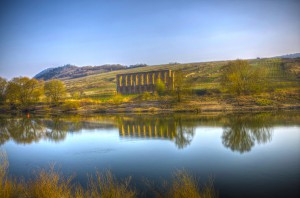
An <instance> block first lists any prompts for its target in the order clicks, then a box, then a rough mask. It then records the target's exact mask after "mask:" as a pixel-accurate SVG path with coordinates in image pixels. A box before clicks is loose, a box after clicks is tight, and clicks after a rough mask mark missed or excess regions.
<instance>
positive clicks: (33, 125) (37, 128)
mask: <svg viewBox="0 0 300 198" xmlns="http://www.w3.org/2000/svg"><path fill="white" fill-rule="evenodd" d="M113 127H114V125H113V124H110V123H102V122H99V120H98V122H95V121H94V120H93V119H92V120H91V121H85V120H82V119H80V118H76V117H67V118H64V117H51V118H45V119H40V118H26V117H22V118H17V119H16V118H5V119H3V118H2V119H0V145H2V144H4V143H5V142H6V141H9V140H10V139H11V140H13V141H14V142H16V143H17V144H31V143H33V142H38V141H40V140H41V139H44V140H48V141H53V142H60V141H63V140H64V139H65V138H66V136H67V134H68V133H74V132H79V131H80V130H82V129H99V128H100V129H101V128H113Z"/></svg>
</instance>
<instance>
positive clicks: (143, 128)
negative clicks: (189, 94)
mask: <svg viewBox="0 0 300 198" xmlns="http://www.w3.org/2000/svg"><path fill="white" fill-rule="evenodd" d="M119 135H120V137H123V138H143V139H168V140H172V141H174V142H175V144H176V145H177V147H178V148H184V147H186V146H187V145H189V144H190V142H191V141H192V139H193V136H194V128H193V127H188V126H186V125H184V124H182V119H181V118H180V117H179V118H170V119H164V118H154V117H152V118H151V117H150V118H149V117H147V118H144V119H143V118H134V119H129V118H126V117H125V118H124V117H123V118H121V119H119Z"/></svg>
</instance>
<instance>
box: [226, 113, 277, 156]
mask: <svg viewBox="0 0 300 198" xmlns="http://www.w3.org/2000/svg"><path fill="white" fill-rule="evenodd" d="M269 118H270V116H269V115H268V114H256V115H250V116H249V115H248V116H247V115H239V116H232V117H230V118H229V119H228V121H227V122H226V123H225V125H224V131H223V135H222V142H223V145H224V146H225V147H228V148H230V149H231V150H232V151H238V152H240V153H244V152H248V151H250V150H251V148H252V147H253V146H254V145H255V142H256V143H258V144H264V143H267V142H269V141H271V139H272V130H271V126H272V125H270V124H269V122H268V121H269Z"/></svg>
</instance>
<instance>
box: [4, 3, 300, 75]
mask: <svg viewBox="0 0 300 198" xmlns="http://www.w3.org/2000/svg"><path fill="white" fill-rule="evenodd" d="M299 10H300V1H299V0H285V1H283V0H252V1H244V0H232V1H229V0H228V1H220V0H219V1H214V0H211V1H201V0H151V1H150V0H149V1H146V0H145V1H144V0H132V1H130V0H128V1H126V0H115V1H113V0H110V1H108V0H103V1H102V0H72V1H67V0H0V76H2V77H5V78H7V79H10V78H12V77H18V76H29V77H33V76H34V75H35V74H37V73H39V72H40V71H42V70H44V69H46V68H49V67H57V66H61V65H65V64H74V65H77V66H86V65H92V66H93V65H103V64H123V65H132V64H137V63H145V64H148V65H157V64H167V63H170V62H179V63H188V62H204V61H214V60H232V59H237V58H240V59H247V58H256V57H270V56H277V55H284V54H291V53H297V52H300V22H299V21H300V11H299Z"/></svg>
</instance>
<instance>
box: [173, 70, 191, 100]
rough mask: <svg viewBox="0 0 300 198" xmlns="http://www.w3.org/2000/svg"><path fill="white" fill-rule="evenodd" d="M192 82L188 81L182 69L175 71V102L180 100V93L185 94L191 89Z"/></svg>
mask: <svg viewBox="0 0 300 198" xmlns="http://www.w3.org/2000/svg"><path fill="white" fill-rule="evenodd" d="M191 86H192V82H190V81H188V79H187V78H186V75H185V74H184V73H183V71H181V70H178V71H176V72H175V79H174V87H175V92H176V95H177V102H181V98H182V94H187V93H189V92H190V91H191Z"/></svg>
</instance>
